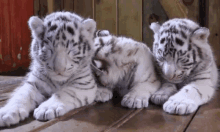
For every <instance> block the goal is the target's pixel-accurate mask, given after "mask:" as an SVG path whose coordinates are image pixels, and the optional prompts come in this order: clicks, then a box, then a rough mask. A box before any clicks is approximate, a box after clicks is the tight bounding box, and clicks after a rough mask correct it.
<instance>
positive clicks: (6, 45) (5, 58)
mask: <svg viewBox="0 0 220 132" xmlns="http://www.w3.org/2000/svg"><path fill="white" fill-rule="evenodd" d="M0 2H1V4H0V5H1V8H2V15H3V16H2V17H1V18H3V17H4V19H2V20H3V21H2V31H3V32H2V40H1V44H2V47H1V53H0V54H1V55H2V60H1V66H0V71H8V70H10V69H9V68H8V67H11V62H12V61H11V59H10V58H11V57H10V56H11V55H10V48H11V45H10V15H9V14H10V13H11V12H10V10H9V5H10V4H9V1H7V0H1V1H0Z"/></svg>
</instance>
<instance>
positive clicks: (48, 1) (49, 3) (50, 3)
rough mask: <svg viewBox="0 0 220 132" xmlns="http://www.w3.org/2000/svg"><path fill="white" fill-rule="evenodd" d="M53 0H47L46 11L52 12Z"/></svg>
mask: <svg viewBox="0 0 220 132" xmlns="http://www.w3.org/2000/svg"><path fill="white" fill-rule="evenodd" d="M53 3H54V0H47V5H48V6H47V8H48V13H52V12H53V11H54V10H53V7H54V4H53Z"/></svg>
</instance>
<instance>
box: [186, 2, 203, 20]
mask: <svg viewBox="0 0 220 132" xmlns="http://www.w3.org/2000/svg"><path fill="white" fill-rule="evenodd" d="M182 2H183V4H184V5H185V7H186V8H187V10H188V12H187V18H189V19H191V20H193V21H195V22H197V23H199V8H200V7H199V0H182Z"/></svg>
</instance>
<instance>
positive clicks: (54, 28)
mask: <svg viewBox="0 0 220 132" xmlns="http://www.w3.org/2000/svg"><path fill="white" fill-rule="evenodd" d="M56 29H57V25H53V26H52V27H50V29H49V30H48V32H51V31H54V30H56Z"/></svg>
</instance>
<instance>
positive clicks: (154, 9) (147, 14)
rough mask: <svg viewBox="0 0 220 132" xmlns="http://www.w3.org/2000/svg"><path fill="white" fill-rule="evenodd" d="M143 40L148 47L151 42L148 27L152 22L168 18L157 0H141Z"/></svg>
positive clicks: (151, 37) (151, 38) (151, 32)
mask: <svg viewBox="0 0 220 132" xmlns="http://www.w3.org/2000/svg"><path fill="white" fill-rule="evenodd" d="M142 15H143V20H142V21H143V42H144V43H146V44H147V45H148V46H149V47H150V48H151V47H152V44H153V31H152V30H151V29H150V28H149V26H150V24H151V23H152V22H160V23H163V22H164V21H166V20H168V17H167V15H166V13H165V11H164V10H163V8H162V6H161V5H160V2H159V0H143V14H142Z"/></svg>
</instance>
